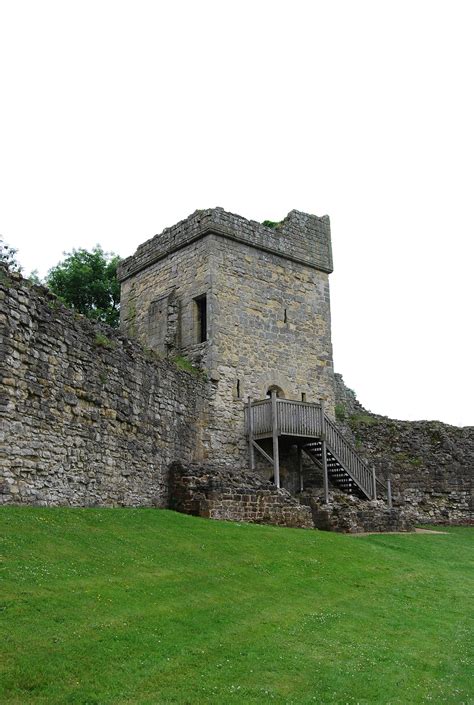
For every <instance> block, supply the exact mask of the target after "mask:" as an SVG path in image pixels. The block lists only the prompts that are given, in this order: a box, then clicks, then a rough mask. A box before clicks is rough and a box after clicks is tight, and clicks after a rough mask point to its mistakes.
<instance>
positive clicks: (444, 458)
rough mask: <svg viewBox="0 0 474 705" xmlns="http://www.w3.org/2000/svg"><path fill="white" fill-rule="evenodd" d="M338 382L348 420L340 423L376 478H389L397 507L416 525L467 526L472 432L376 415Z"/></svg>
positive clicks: (473, 468)
mask: <svg viewBox="0 0 474 705" xmlns="http://www.w3.org/2000/svg"><path fill="white" fill-rule="evenodd" d="M336 380H337V384H336V394H337V396H336V403H337V404H338V405H340V414H341V412H343V413H344V412H345V416H346V418H345V420H342V419H341V420H340V424H341V425H342V427H343V428H344V431H345V433H346V435H347V436H348V437H349V438H350V439H351V440H352V442H353V443H355V444H356V446H357V448H358V451H359V452H360V454H361V455H362V456H363V457H365V458H366V460H367V461H368V463H369V464H370V465H373V466H374V467H375V470H376V473H377V477H380V478H381V479H383V480H386V479H387V478H390V479H391V481H392V489H393V495H394V502H395V504H396V505H398V506H403V505H405V504H406V505H408V506H410V507H411V509H412V513H413V516H414V517H415V519H416V521H418V522H419V523H431V524H463V523H471V522H472V521H473V517H474V514H473V509H474V506H473V504H474V502H473V478H474V428H473V427H465V428H457V427H455V426H450V425H448V424H444V423H441V422H439V421H397V420H394V419H389V418H387V417H385V416H378V415H377V414H373V413H371V412H369V411H367V410H366V409H364V408H363V407H362V406H361V405H360V404H359V402H358V401H357V400H356V399H355V395H354V393H353V392H352V391H351V390H348V389H347V387H345V385H344V383H343V381H342V377H340V375H336ZM338 408H339V407H338Z"/></svg>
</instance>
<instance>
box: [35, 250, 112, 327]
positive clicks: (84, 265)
mask: <svg viewBox="0 0 474 705" xmlns="http://www.w3.org/2000/svg"><path fill="white" fill-rule="evenodd" d="M64 254H65V255H66V258H65V260H64V261H63V262H60V263H59V264H57V265H56V266H55V267H53V268H52V269H50V270H49V272H48V274H47V277H46V284H47V286H48V287H49V288H50V289H51V291H52V292H54V293H55V294H56V296H58V297H59V298H60V299H61V301H63V302H64V303H65V304H66V305H67V306H71V308H73V309H75V310H76V311H78V312H79V313H83V314H84V315H86V316H87V317H88V318H92V319H94V320H98V321H104V322H105V323H108V324H109V325H111V326H114V327H117V326H118V324H119V304H120V284H119V283H118V281H117V265H118V263H119V262H120V257H118V255H115V254H113V253H108V252H104V251H103V250H102V248H101V247H100V246H99V245H96V247H94V249H93V250H92V252H88V251H87V250H85V249H79V250H73V251H72V252H65V253H64Z"/></svg>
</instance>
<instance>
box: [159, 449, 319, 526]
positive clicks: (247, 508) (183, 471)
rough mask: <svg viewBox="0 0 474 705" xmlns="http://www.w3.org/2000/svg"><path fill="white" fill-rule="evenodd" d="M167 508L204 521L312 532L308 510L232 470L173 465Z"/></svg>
mask: <svg viewBox="0 0 474 705" xmlns="http://www.w3.org/2000/svg"><path fill="white" fill-rule="evenodd" d="M170 496H171V505H170V506H171V508H172V509H176V510H177V511H179V512H184V513H185V514H194V515H195V516H201V517H205V518H208V519H224V520H227V521H246V522H249V523H253V524H277V525H279V526H293V527H300V528H306V529H312V528H314V525H313V520H312V515H311V510H310V508H309V507H306V506H303V505H301V504H300V503H299V502H298V501H297V500H296V499H294V497H292V496H291V495H290V493H289V492H287V491H286V490H279V489H277V488H276V487H275V485H272V484H271V483H269V482H266V481H265V480H262V479H261V478H259V477H258V475H255V474H252V473H250V472H243V471H239V472H235V470H234V469H233V468H227V467H217V466H213V467H211V468H206V467H201V466H197V465H194V466H193V465H184V466H183V465H181V464H179V463H176V464H174V465H173V466H172V468H171V475H170Z"/></svg>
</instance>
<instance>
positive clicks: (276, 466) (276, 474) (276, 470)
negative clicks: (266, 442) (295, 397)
mask: <svg viewBox="0 0 474 705" xmlns="http://www.w3.org/2000/svg"><path fill="white" fill-rule="evenodd" d="M272 437H273V479H274V482H275V485H276V486H277V487H280V456H279V453H278V402H277V394H276V389H272Z"/></svg>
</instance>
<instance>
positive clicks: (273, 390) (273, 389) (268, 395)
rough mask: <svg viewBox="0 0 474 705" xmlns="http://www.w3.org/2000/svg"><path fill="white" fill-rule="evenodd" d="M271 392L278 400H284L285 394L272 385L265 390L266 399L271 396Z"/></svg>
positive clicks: (279, 388) (275, 385)
mask: <svg viewBox="0 0 474 705" xmlns="http://www.w3.org/2000/svg"><path fill="white" fill-rule="evenodd" d="M272 392H276V395H277V397H278V399H284V398H285V392H284V391H283V389H282V388H281V387H279V386H278V385H277V384H272V385H271V386H270V387H268V389H267V397H268V398H269V397H271V396H272Z"/></svg>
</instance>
